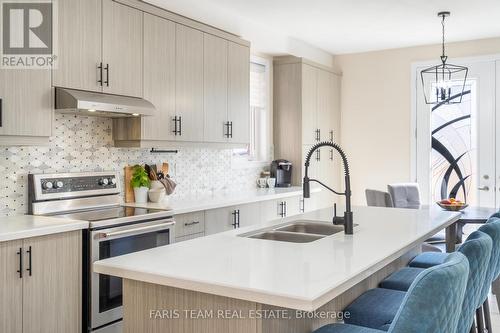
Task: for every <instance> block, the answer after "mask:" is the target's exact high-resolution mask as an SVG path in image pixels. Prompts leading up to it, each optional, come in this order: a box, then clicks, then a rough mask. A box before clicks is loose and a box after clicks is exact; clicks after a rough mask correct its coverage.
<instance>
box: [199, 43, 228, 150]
mask: <svg viewBox="0 0 500 333" xmlns="http://www.w3.org/2000/svg"><path fill="white" fill-rule="evenodd" d="M227 50H228V42H227V41H226V40H225V39H222V38H219V37H216V36H213V35H209V34H204V51H203V58H204V60H203V69H204V76H203V87H204V95H203V105H204V110H205V127H204V128H205V129H204V132H205V139H204V141H207V142H226V141H227V139H228V137H229V133H230V128H229V126H228V114H227V95H228V88H227V87H228V77H227V74H228V66H227V65H228V62H227V60H228V57H227V56H228V51H227Z"/></svg>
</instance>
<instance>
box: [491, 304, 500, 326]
mask: <svg viewBox="0 0 500 333" xmlns="http://www.w3.org/2000/svg"><path fill="white" fill-rule="evenodd" d="M490 311H491V325H492V326H493V332H500V312H499V310H498V305H497V301H496V298H495V296H494V295H490Z"/></svg>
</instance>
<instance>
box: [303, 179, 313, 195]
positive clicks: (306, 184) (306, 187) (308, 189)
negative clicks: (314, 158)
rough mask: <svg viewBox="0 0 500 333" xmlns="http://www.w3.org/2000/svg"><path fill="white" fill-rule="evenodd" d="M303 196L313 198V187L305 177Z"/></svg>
mask: <svg viewBox="0 0 500 333" xmlns="http://www.w3.org/2000/svg"><path fill="white" fill-rule="evenodd" d="M302 194H303V197H304V198H310V197H311V185H310V182H309V177H307V176H306V177H304V183H303V184H302Z"/></svg>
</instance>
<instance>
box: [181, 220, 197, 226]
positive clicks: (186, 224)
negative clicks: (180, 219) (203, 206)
mask: <svg viewBox="0 0 500 333" xmlns="http://www.w3.org/2000/svg"><path fill="white" fill-rule="evenodd" d="M196 224H200V221H193V222H186V223H184V226H186V227H189V226H192V225H196Z"/></svg>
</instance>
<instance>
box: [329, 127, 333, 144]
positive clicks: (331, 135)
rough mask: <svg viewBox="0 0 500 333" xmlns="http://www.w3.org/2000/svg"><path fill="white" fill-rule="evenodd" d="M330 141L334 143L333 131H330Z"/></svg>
mask: <svg viewBox="0 0 500 333" xmlns="http://www.w3.org/2000/svg"><path fill="white" fill-rule="evenodd" d="M330 141H331V142H333V130H331V131H330Z"/></svg>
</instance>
